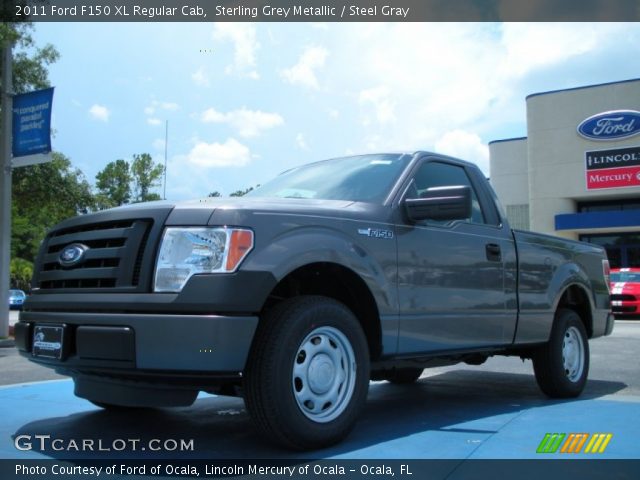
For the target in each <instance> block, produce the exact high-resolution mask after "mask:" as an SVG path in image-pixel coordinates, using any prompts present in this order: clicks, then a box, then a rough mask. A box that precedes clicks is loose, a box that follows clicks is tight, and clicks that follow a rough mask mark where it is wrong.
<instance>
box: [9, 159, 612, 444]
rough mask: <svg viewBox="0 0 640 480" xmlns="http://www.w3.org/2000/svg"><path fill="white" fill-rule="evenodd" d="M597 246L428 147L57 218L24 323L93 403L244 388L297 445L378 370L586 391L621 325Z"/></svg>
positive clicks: (348, 417)
mask: <svg viewBox="0 0 640 480" xmlns="http://www.w3.org/2000/svg"><path fill="white" fill-rule="evenodd" d="M608 271H609V265H608V262H607V259H606V256H605V253H604V251H603V249H602V248H600V247H598V246H595V245H591V244H586V243H580V242H574V241H569V240H564V239H560V238H555V237H552V236H547V235H541V234H535V233H531V232H524V231H517V230H512V229H511V228H510V227H509V224H508V222H507V219H506V217H505V215H504V213H503V211H502V208H501V207H500V206H499V203H498V202H497V199H496V197H495V194H494V192H493V190H492V188H491V187H490V185H489V183H488V182H487V180H486V178H485V177H484V176H483V175H482V173H481V171H480V170H479V169H478V168H477V167H476V166H475V165H474V164H471V163H467V162H464V161H461V160H457V159H453V158H449V157H444V156H441V155H436V154H432V153H426V152H417V153H414V154H376V155H362V156H353V157H347V158H338V159H333V160H326V161H323V162H317V163H313V164H310V165H307V166H302V167H299V168H295V169H292V170H289V171H287V172H285V173H283V174H281V175H280V176H278V177H276V178H275V179H274V180H273V181H271V182H269V183H267V184H265V185H263V186H262V187H259V188H258V189H256V190H255V191H253V192H251V193H250V194H249V195H247V196H245V197H239V198H209V199H205V200H200V201H195V202H188V203H179V204H168V203H163V202H160V203H148V204H137V205H130V206H127V207H124V208H116V209H112V210H106V211H101V212H97V213H92V214H87V215H82V216H79V217H76V218H72V219H69V220H66V221H64V222H62V223H60V224H59V225H57V226H56V227H54V228H53V229H52V230H51V231H50V232H49V233H48V235H47V236H46V238H45V239H44V241H43V243H42V246H41V249H40V253H39V255H38V258H37V261H36V264H35V272H34V277H33V295H31V296H30V297H29V299H28V300H27V302H26V304H25V305H24V309H23V311H22V312H21V315H20V321H19V323H18V324H17V325H16V327H15V336H16V344H17V346H18V348H19V349H20V351H21V353H22V354H23V355H25V356H27V357H28V358H29V359H30V360H32V361H34V362H37V363H39V364H41V365H45V366H48V367H51V368H54V369H55V370H56V371H57V372H59V373H62V374H65V375H69V376H71V377H73V380H74V384H75V394H76V395H78V396H79V397H82V398H86V399H88V400H90V401H91V402H93V403H95V404H96V405H99V406H101V407H104V408H123V407H165V406H179V405H189V404H191V403H192V402H194V400H195V399H196V396H197V394H198V392H199V391H206V392H212V393H217V394H223V395H242V396H243V398H244V401H245V404H246V407H247V410H248V412H249V414H250V416H251V417H252V419H253V420H254V422H255V423H256V424H257V425H258V427H259V429H260V430H261V431H262V432H263V433H265V434H267V435H268V436H269V437H271V438H272V439H274V440H275V441H277V442H279V443H280V444H283V445H284V446H288V447H291V448H297V449H311V448H317V447H322V446H326V445H330V444H332V443H335V442H337V441H339V440H340V439H342V438H343V437H344V436H345V435H346V434H347V433H348V432H349V431H350V429H351V428H352V427H353V426H354V423H355V421H356V418H357V416H358V413H359V411H360V410H361V409H362V407H363V404H364V402H365V400H366V396H367V391H368V385H369V380H370V379H375V380H383V379H384V380H388V381H390V382H395V383H410V382H413V381H415V380H417V379H418V378H419V377H420V374H421V372H422V371H423V369H424V368H425V367H430V366H441V365H448V364H455V363H458V362H466V363H469V364H474V365H475V364H480V363H482V362H483V361H484V360H486V359H487V357H489V356H491V355H515V356H520V357H522V358H531V359H532V360H533V367H534V372H535V377H536V380H537V382H538V384H539V386H540V388H541V389H542V391H543V392H544V393H546V394H547V395H549V396H551V397H573V396H577V395H579V394H580V393H581V391H582V390H583V388H584V386H585V382H586V380H587V372H588V370H589V345H588V339H589V338H595V337H599V336H602V335H608V334H610V333H611V331H612V328H613V317H612V316H611V314H610V305H609V281H608V278H607V276H608Z"/></svg>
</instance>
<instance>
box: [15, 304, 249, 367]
mask: <svg viewBox="0 0 640 480" xmlns="http://www.w3.org/2000/svg"><path fill="white" fill-rule="evenodd" d="M257 324H258V317H255V316H241V315H238V316H222V315H162V314H126V313H122V314H120V313H118V314H113V313H67V312H24V311H23V312H22V314H21V316H20V321H19V322H18V323H17V324H16V325H15V339H16V346H17V347H18V349H19V350H20V352H21V353H22V354H23V355H24V356H27V357H29V358H30V359H31V360H32V361H34V362H36V363H39V364H41V365H44V366H48V367H51V368H54V369H56V370H57V371H60V372H61V373H66V374H70V375H72V376H76V375H80V374H85V373H92V374H93V373H96V372H106V373H108V374H109V375H113V376H118V377H134V376H135V377H139V376H143V377H144V376H147V375H148V376H150V377H153V376H155V375H158V376H162V377H165V378H171V377H172V376H173V375H172V374H175V375H176V376H178V377H180V376H184V375H189V374H194V375H196V376H200V375H202V374H205V373H206V374H228V375H238V374H239V373H241V372H242V371H243V370H244V367H245V363H246V360H247V356H248V354H249V350H250V348H251V342H252V341H253V336H254V333H255V330H256V327H257ZM36 326H62V327H63V328H64V333H63V336H62V339H63V341H62V349H61V353H60V355H59V356H60V358H51V357H47V356H35V355H33V348H32V346H33V337H34V331H35V328H36Z"/></svg>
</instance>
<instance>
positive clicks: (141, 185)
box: [131, 153, 164, 202]
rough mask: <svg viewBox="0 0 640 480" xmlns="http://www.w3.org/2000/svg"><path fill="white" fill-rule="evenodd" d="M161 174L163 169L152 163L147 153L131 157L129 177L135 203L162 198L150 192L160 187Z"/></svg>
mask: <svg viewBox="0 0 640 480" xmlns="http://www.w3.org/2000/svg"><path fill="white" fill-rule="evenodd" d="M163 173H164V167H163V166H162V165H160V164H159V163H154V161H153V159H152V158H151V155H149V154H148V153H142V154H140V155H137V154H136V155H134V156H133V162H132V163H131V176H132V178H133V191H134V192H135V201H136V202H150V201H152V200H160V199H161V198H162V197H160V195H158V194H157V193H155V192H151V191H150V190H151V189H152V188H155V187H159V186H160V182H161V179H162V174H163Z"/></svg>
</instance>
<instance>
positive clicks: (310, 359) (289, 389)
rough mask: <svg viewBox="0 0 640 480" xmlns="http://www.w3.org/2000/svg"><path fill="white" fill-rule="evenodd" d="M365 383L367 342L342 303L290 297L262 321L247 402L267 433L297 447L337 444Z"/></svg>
mask: <svg viewBox="0 0 640 480" xmlns="http://www.w3.org/2000/svg"><path fill="white" fill-rule="evenodd" d="M310 350H313V351H310ZM368 388H369V351H368V346H367V341H366V338H365V335H364V333H363V331H362V328H361V326H360V324H359V322H358V320H357V319H356V317H355V316H354V315H353V313H351V311H350V310H349V309H348V308H347V307H345V306H344V305H343V304H341V303H339V302H337V301H335V300H332V299H330V298H326V297H319V296H301V297H295V298H292V299H288V300H285V301H283V302H282V303H280V304H279V305H277V306H276V307H274V308H273V309H272V310H271V311H269V312H268V313H267V314H266V315H265V316H264V318H262V319H261V320H260V324H259V326H258V330H257V332H256V335H255V338H254V341H253V346H252V349H251V353H250V355H249V360H248V361H247V367H246V370H245V378H244V400H245V405H246V407H247V411H248V412H249V414H250V415H251V417H252V419H253V421H254V423H255V424H256V425H257V427H258V428H259V430H260V431H261V433H263V434H264V435H265V436H267V437H268V438H270V439H272V440H275V441H276V442H277V443H279V444H280V445H282V446H284V447H287V448H290V449H295V450H310V449H315V448H321V447H326V446H329V445H332V444H335V443H337V442H339V441H340V440H342V439H343V438H344V437H345V436H346V435H347V434H348V433H349V432H350V431H351V429H352V428H353V426H354V425H355V422H356V420H357V417H358V415H359V413H360V411H361V409H362V407H363V405H364V403H365V400H366V398H367V391H368ZM320 402H322V403H320Z"/></svg>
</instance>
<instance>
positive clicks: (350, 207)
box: [167, 197, 379, 225]
mask: <svg viewBox="0 0 640 480" xmlns="http://www.w3.org/2000/svg"><path fill="white" fill-rule="evenodd" d="M378 208H379V206H376V205H372V204H366V203H359V202H353V201H345V200H314V199H301V198H267V197H228V198H227V197H225V198H204V199H200V200H191V201H186V202H179V203H176V204H175V206H174V208H173V211H172V212H171V214H170V215H169V218H168V219H167V224H169V225H170V224H176V225H178V224H182V225H185V224H192V225H197V224H202V225H205V224H207V223H210V221H212V220H216V221H218V220H222V221H224V220H226V219H227V218H229V216H230V215H231V216H232V215H233V214H234V213H236V214H242V213H263V214H264V213H267V214H268V213H273V214H289V215H304V216H310V217H336V218H354V219H357V218H363V217H367V216H369V215H371V214H372V213H373V211H374V210H377V209H378ZM214 223H215V222H214Z"/></svg>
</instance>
